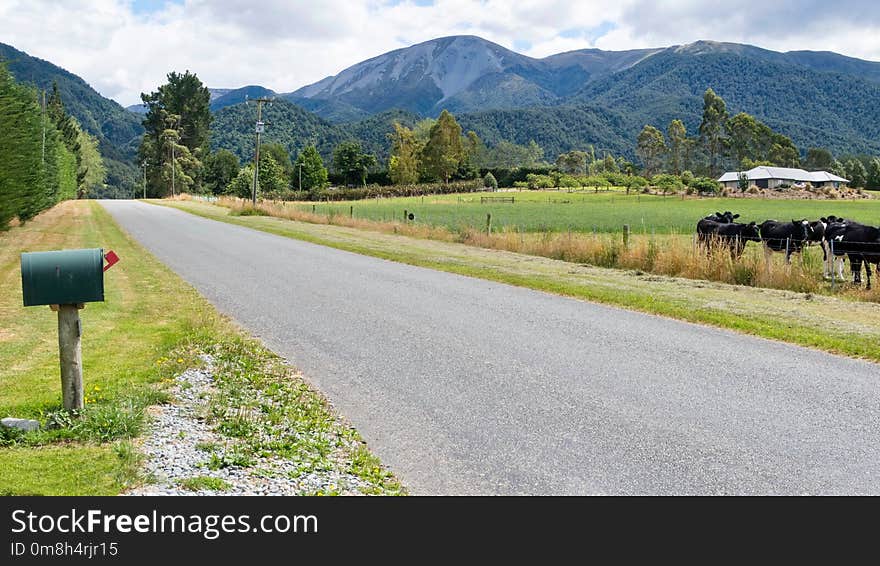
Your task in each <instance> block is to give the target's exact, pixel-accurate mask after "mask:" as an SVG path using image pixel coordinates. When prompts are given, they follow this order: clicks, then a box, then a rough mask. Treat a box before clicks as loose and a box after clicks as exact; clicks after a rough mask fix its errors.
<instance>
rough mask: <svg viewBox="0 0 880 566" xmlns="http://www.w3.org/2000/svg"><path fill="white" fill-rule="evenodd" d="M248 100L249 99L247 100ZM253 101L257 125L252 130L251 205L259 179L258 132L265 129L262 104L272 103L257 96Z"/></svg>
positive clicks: (254, 201)
mask: <svg viewBox="0 0 880 566" xmlns="http://www.w3.org/2000/svg"><path fill="white" fill-rule="evenodd" d="M248 102H250V101H248ZM254 102H256V103H257V125H256V127H255V128H254V130H255V131H256V133H257V150H256V152H255V153H254V187H253V191H252V192H251V203H252V204H253V206H257V185H258V183H259V181H260V134H262V133H263V130H265V128H266V125H265V124H264V123H263V104H264V103H268V104H271V103H272V99H271V98H257V99H254Z"/></svg>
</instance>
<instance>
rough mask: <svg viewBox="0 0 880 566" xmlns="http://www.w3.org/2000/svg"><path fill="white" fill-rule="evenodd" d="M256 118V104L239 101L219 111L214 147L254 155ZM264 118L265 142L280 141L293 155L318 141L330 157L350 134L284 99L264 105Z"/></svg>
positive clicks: (246, 156) (243, 155)
mask: <svg viewBox="0 0 880 566" xmlns="http://www.w3.org/2000/svg"><path fill="white" fill-rule="evenodd" d="M256 120H257V110H256V108H255V107H254V106H253V105H247V104H236V105H234V106H228V107H226V108H222V109H221V110H219V111H217V112H215V113H214V121H213V123H212V124H211V128H212V135H211V147H212V149H214V150H218V149H226V150H229V151H231V152H232V153H234V154H235V155H236V156H238V158H239V159H241V160H243V161H247V160H248V159H252V158H253V155H254V143H255V135H254V125H255V123H256ZM263 121H264V122H265V123H266V131H265V132H264V134H263V136H262V140H263V143H279V144H281V145H282V146H284V148H285V149H286V150H287V151H288V152H289V153H290V154H291V155H296V154H298V153H299V152H300V150H302V149H303V148H304V147H306V146H307V145H315V146H317V148H318V151H319V152H320V153H321V155H322V156H324V157H325V159H326V158H327V157H329V156H330V154H331V153H332V152H333V147H334V146H335V145H336V144H337V143H339V142H340V141H342V140H343V139H345V138H346V137H350V136H345V135H343V133H342V131H341V130H340V129H339V128H337V127H336V126H334V125H333V124H331V123H329V122H327V121H325V120H323V119H321V118H319V117H318V116H316V115H315V114H312V113H311V112H308V111H306V110H303V109H302V108H300V107H299V106H296V105H295V104H291V103H290V102H287V101H286V100H283V99H278V100H276V101H275V102H273V103H272V104H266V105H264V106H263Z"/></svg>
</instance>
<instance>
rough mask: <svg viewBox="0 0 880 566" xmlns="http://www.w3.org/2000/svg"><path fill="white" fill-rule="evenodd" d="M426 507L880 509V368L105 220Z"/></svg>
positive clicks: (378, 264) (641, 317)
mask: <svg viewBox="0 0 880 566" xmlns="http://www.w3.org/2000/svg"><path fill="white" fill-rule="evenodd" d="M102 204H103V205H104V206H105V207H106V208H107V210H109V211H110V213H111V214H112V215H113V217H114V218H115V219H116V220H117V222H119V223H120V224H121V225H122V227H123V228H124V229H125V230H127V231H128V232H129V233H130V234H132V235H133V236H134V237H135V238H136V239H137V240H138V241H139V242H141V243H142V244H143V245H144V246H145V247H146V248H147V249H149V250H150V251H151V252H152V253H154V254H155V255H156V256H157V257H158V258H159V259H161V260H162V261H163V262H165V263H166V264H167V265H169V266H170V267H171V268H172V269H173V270H174V271H176V272H177V273H178V274H180V276H181V277H183V278H184V279H185V280H187V281H189V282H190V283H191V284H192V285H194V286H195V287H196V288H197V289H198V290H199V291H200V292H201V293H202V294H203V295H204V296H205V297H207V298H208V300H210V301H211V302H212V303H213V304H214V305H216V306H217V308H218V309H219V310H220V311H222V312H224V313H226V314H228V315H230V316H231V317H233V318H234V319H235V320H236V321H238V322H239V323H240V324H241V325H242V326H244V327H245V328H247V329H248V330H249V331H250V332H251V333H253V334H254V335H255V336H257V337H259V338H260V339H262V340H263V342H264V343H265V344H266V345H267V346H269V347H270V348H271V349H273V350H274V351H275V352H277V353H278V354H279V355H282V356H284V357H286V358H287V359H288V360H290V361H291V362H292V363H293V364H295V365H296V366H298V367H299V368H300V369H302V370H303V372H304V373H305V374H306V376H307V377H308V379H309V380H310V381H311V382H312V383H313V384H314V385H315V386H316V387H317V388H319V389H320V390H321V391H322V392H323V393H324V394H326V395H327V396H328V397H329V398H330V399H331V400H332V402H333V404H334V405H335V406H336V408H337V409H338V410H339V412H341V413H342V414H343V415H344V416H345V417H347V418H348V419H349V420H350V421H351V422H352V424H353V425H354V426H356V427H357V429H358V430H359V431H360V433H361V434H362V435H363V436H364V438H365V439H366V440H367V441H368V443H369V445H370V447H371V448H372V449H373V451H374V453H376V454H377V455H378V456H379V457H380V458H381V459H382V461H383V462H384V463H385V464H387V465H388V466H389V467H390V468H391V469H392V470H394V472H395V473H397V474H398V476H399V477H400V478H401V479H402V480H403V482H404V483H405V484H406V485H407V486H408V487H409V489H410V491H411V492H412V493H415V494H819V493H821V494H862V493H870V494H880V418H878V417H880V371H878V369H880V366H877V365H875V364H872V363H868V362H863V361H857V360H852V359H847V358H843V357H838V356H833V355H829V354H825V353H821V352H817V351H812V350H809V349H805V348H800V347H797V346H790V345H786V344H782V343H778V342H772V341H768V340H762V339H759V338H753V337H749V336H743V335H739V334H735V333H732V332H727V331H723V330H718V329H713V328H707V327H703V326H699V325H694V324H688V323H683V322H678V321H674V320H669V319H665V318H661V317H656V316H650V315H645V314H640V313H634V312H630V311H626V310H622V309H617V308H612V307H606V306H602V305H597V304H592V303H588V302H583V301H578V300H574V299H568V298H563V297H558V296H554V295H549V294H546V293H541V292H537V291H531V290H527V289H522V288H517V287H512V286H508V285H503V284H498V283H492V282H488V281H483V280H479V279H472V278H468V277H463V276H459V275H454V274H449V273H443V272H438V271H433V270H429V269H423V268H419V267H412V266H408V265H402V264H398V263H393V262H389V261H384V260H380V259H375V258H371V257H365V256H361V255H357V254H352V253H348V252H344V251H339V250H335V249H331V248H327V247H323V246H317V245H314V244H309V243H305V242H300V241H297V240H292V239H287V238H283V237H279V236H274V235H271V234H266V233H262V232H258V231H254V230H250V229H248V228H243V227H239V226H233V225H229V224H224V223H220V222H216V221H212V220H206V219H203V218H199V217H196V216H192V215H189V214H186V213H184V212H181V211H178V210H173V209H169V208H165V207H161V206H154V205H149V204H144V203H139V202H132V201H105V202H103V203H102Z"/></svg>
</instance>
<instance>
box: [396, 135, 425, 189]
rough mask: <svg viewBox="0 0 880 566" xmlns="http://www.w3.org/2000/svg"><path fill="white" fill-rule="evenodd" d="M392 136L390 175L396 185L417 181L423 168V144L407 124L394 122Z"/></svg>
mask: <svg viewBox="0 0 880 566" xmlns="http://www.w3.org/2000/svg"><path fill="white" fill-rule="evenodd" d="M393 126H394V132H393V133H391V134H389V137H390V138H391V157H390V159H389V163H388V176H389V177H391V182H392V183H394V184H395V185H406V184H409V183H417V182H418V180H419V170H420V168H421V160H420V154H421V152H422V144H421V143H420V142H419V140H418V139H417V138H416V135H415V133H413V131H412V130H410V129H409V128H407V127H406V126H401V125H400V124H399V123H397V122H394V124H393Z"/></svg>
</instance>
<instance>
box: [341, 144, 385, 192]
mask: <svg viewBox="0 0 880 566" xmlns="http://www.w3.org/2000/svg"><path fill="white" fill-rule="evenodd" d="M375 165H376V156H375V155H373V154H372V153H364V151H363V149H361V144H360V142H356V141H344V142H342V143H341V144H339V145H338V146H336V148H335V149H334V150H333V169H334V170H335V171H336V172H337V173H339V174H340V175H342V177H343V178H344V179H345V182H346V183H348V184H353V183H355V182H358V183H360V184H361V185H366V184H367V173H368V172H369V171H370V168H371V167H373V166H375Z"/></svg>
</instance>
